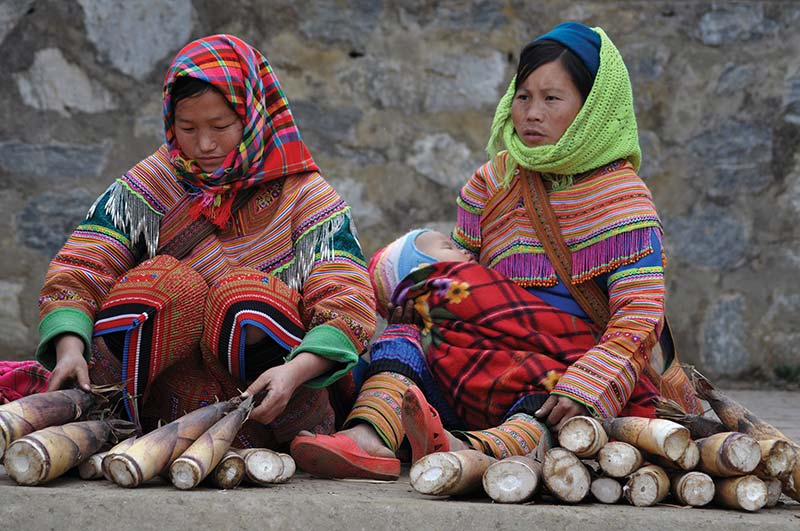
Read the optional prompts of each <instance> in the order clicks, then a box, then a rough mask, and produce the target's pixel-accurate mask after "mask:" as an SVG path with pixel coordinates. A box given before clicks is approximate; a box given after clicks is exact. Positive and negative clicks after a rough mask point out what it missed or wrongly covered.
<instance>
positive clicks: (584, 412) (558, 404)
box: [536, 394, 589, 433]
mask: <svg viewBox="0 0 800 531" xmlns="http://www.w3.org/2000/svg"><path fill="white" fill-rule="evenodd" d="M579 415H581V416H589V410H588V409H586V406H584V405H583V404H580V403H578V402H576V401H574V400H572V399H571V398H567V397H566V396H558V395H553V394H551V395H550V396H548V397H547V400H545V402H544V404H543V405H542V407H540V408H539V409H538V410H537V411H536V416H537V417H538V418H540V419H541V418H545V417H546V418H545V423H546V424H547V425H548V426H550V429H551V430H553V432H555V433H558V430H560V429H561V426H563V425H564V423H565V422H566V421H568V420H569V419H571V418H572V417H577V416H579Z"/></svg>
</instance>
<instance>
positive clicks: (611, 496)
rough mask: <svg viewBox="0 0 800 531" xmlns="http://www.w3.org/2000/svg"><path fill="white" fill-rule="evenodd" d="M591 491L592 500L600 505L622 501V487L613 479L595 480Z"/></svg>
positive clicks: (602, 478) (601, 478)
mask: <svg viewBox="0 0 800 531" xmlns="http://www.w3.org/2000/svg"><path fill="white" fill-rule="evenodd" d="M591 491H592V496H594V499H595V500H597V501H599V502H600V503H606V504H612V503H618V502H619V500H620V499H622V485H621V484H620V482H619V481H618V480H616V479H614V478H604V477H600V478H595V479H594V480H593V481H592V486H591Z"/></svg>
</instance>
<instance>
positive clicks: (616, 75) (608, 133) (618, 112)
mask: <svg viewBox="0 0 800 531" xmlns="http://www.w3.org/2000/svg"><path fill="white" fill-rule="evenodd" d="M593 30H594V31H595V32H596V33H597V34H598V35H600V41H601V44H600V67H599V68H598V70H597V76H596V77H595V80H594V84H593V85H592V90H591V91H590V92H589V96H587V98H586V101H585V102H584V104H583V106H582V107H581V110H580V112H578V115H577V116H576V117H575V120H573V121H572V124H570V126H569V127H568V128H567V130H566V131H565V132H564V134H563V135H562V136H561V138H560V139H559V141H558V142H557V143H555V144H553V145H547V146H535V147H528V146H526V145H525V144H524V143H523V142H522V140H521V139H520V137H519V136H518V135H517V133H516V131H515V130H514V122H513V120H512V119H511V104H512V102H513V101H514V93H515V90H514V85H515V79H512V80H511V84H510V85H509V86H508V90H507V91H506V93H505V95H504V96H503V97H502V99H501V100H500V103H499V104H498V105H497V110H496V111H495V115H494V120H493V121H492V133H491V136H490V137H489V143H488V145H487V146H486V152H487V153H488V154H489V157H490V158H492V159H493V158H494V157H495V156H496V155H497V153H498V151H499V149H500V146H499V144H500V140H501V139H502V140H503V144H505V147H506V149H507V150H508V152H509V154H510V155H511V159H512V161H513V163H510V164H508V168H507V171H506V175H505V179H504V185H505V186H508V184H509V183H510V181H511V176H512V174H513V172H514V169H515V168H516V167H517V166H518V165H519V166H522V167H523V168H527V169H530V170H534V171H538V172H540V173H547V174H555V175H560V176H572V175H577V174H580V173H584V172H587V171H589V170H593V169H595V168H599V167H601V166H603V165H605V164H608V163H610V162H613V161H615V160H618V159H627V160H628V161H630V163H631V164H633V167H634V169H635V170H636V171H638V170H639V164H640V163H641V160H642V151H641V149H640V148H639V135H638V131H637V127H636V116H635V115H634V112H633V91H632V90H631V81H630V78H629V77H628V69H627V68H626V67H625V63H624V62H623V60H622V56H621V55H620V53H619V51H618V50H617V48H616V47H615V46H614V43H612V42H611V39H609V38H608V36H607V35H606V34H605V32H604V31H603V30H602V29H601V28H593Z"/></svg>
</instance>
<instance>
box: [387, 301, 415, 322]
mask: <svg viewBox="0 0 800 531" xmlns="http://www.w3.org/2000/svg"><path fill="white" fill-rule="evenodd" d="M387 322H388V323H389V324H390V325H394V324H411V325H416V326H422V317H420V315H419V313H417V311H416V310H415V309H414V300H413V299H408V300H407V301H406V302H405V303H403V304H398V305H397V306H395V305H393V304H390V305H389V319H388V320H387Z"/></svg>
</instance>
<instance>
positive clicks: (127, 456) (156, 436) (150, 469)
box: [107, 401, 236, 487]
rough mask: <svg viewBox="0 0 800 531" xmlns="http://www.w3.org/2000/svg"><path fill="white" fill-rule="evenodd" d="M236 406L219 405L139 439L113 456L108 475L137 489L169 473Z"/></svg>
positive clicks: (117, 482)
mask: <svg viewBox="0 0 800 531" xmlns="http://www.w3.org/2000/svg"><path fill="white" fill-rule="evenodd" d="M235 406H236V404H234V403H233V402H231V401H228V402H217V403H216V404H211V405H209V406H205V407H203V408H200V409H197V410H195V411H192V412H191V413H189V414H187V415H184V416H183V417H180V418H179V419H177V420H174V421H172V422H170V423H169V424H166V425H164V426H161V427H160V428H158V429H156V430H153V431H151V432H150V433H148V434H147V435H145V436H143V437H140V438H138V439H136V441H135V442H134V443H133V444H132V445H131V446H130V448H128V449H127V450H125V452H122V453H116V454H114V455H112V456H111V458H110V459H109V462H108V465H107V470H108V474H109V476H111V479H112V481H114V483H116V484H117V485H120V486H121V487H138V486H139V485H140V484H141V483H143V482H145V481H148V480H150V479H152V478H154V477H156V476H157V475H159V474H161V473H162V472H164V471H165V470H167V468H168V467H169V466H170V465H171V464H172V462H173V461H174V460H175V459H177V458H178V457H179V456H180V455H181V454H182V453H183V452H184V451H185V450H186V449H187V448H188V447H189V446H190V445H191V444H192V443H193V442H194V441H195V440H197V438H198V437H200V436H201V435H202V434H203V433H204V432H205V431H206V430H207V429H208V428H210V427H211V426H213V425H214V423H216V422H217V421H218V420H219V419H220V418H222V416H223V415H224V414H225V413H227V412H228V411H230V410H232V409H233V408H234V407H235Z"/></svg>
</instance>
